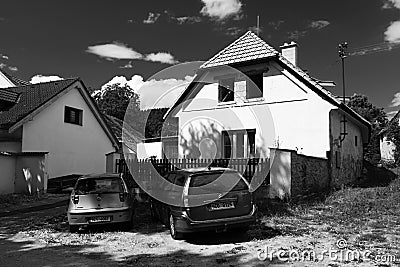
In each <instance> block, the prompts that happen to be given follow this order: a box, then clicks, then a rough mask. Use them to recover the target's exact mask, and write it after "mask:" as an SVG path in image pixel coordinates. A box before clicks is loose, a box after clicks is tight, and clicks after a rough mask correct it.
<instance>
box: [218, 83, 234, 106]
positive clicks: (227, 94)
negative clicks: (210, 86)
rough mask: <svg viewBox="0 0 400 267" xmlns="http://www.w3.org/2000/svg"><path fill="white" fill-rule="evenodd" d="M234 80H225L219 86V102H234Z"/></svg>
mask: <svg viewBox="0 0 400 267" xmlns="http://www.w3.org/2000/svg"><path fill="white" fill-rule="evenodd" d="M233 90H234V79H233V78H230V79H223V80H220V81H219V85H218V102H229V101H233V100H234V94H233Z"/></svg>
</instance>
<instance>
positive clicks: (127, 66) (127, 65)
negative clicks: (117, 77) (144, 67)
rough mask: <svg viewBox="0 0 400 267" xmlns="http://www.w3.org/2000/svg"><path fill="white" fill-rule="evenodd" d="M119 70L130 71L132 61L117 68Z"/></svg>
mask: <svg viewBox="0 0 400 267" xmlns="http://www.w3.org/2000/svg"><path fill="white" fill-rule="evenodd" d="M119 68H120V69H132V68H133V65H132V61H129V62H128V63H126V64H125V65H123V66H121V67H119Z"/></svg>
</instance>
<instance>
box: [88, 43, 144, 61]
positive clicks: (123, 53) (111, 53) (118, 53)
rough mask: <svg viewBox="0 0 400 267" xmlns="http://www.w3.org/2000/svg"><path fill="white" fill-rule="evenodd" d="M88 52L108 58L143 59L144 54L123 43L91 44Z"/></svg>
mask: <svg viewBox="0 0 400 267" xmlns="http://www.w3.org/2000/svg"><path fill="white" fill-rule="evenodd" d="M86 52H88V53H91V54H95V55H98V56H100V57H103V58H106V59H141V58H143V55H142V54H140V53H138V52H136V51H134V50H133V49H132V48H130V47H128V46H126V45H125V44H121V43H112V44H101V45H93V46H89V47H88V49H87V50H86Z"/></svg>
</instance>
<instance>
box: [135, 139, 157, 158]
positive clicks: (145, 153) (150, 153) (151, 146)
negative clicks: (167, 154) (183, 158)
mask: <svg viewBox="0 0 400 267" xmlns="http://www.w3.org/2000/svg"><path fill="white" fill-rule="evenodd" d="M136 149H137V158H138V159H148V158H149V157H156V158H157V159H161V158H162V142H152V143H138V144H137V148H136Z"/></svg>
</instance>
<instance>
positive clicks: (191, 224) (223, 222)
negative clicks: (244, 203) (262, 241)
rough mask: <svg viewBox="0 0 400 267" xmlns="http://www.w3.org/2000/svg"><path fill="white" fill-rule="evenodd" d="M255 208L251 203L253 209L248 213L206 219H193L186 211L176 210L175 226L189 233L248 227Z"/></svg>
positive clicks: (179, 230)
mask: <svg viewBox="0 0 400 267" xmlns="http://www.w3.org/2000/svg"><path fill="white" fill-rule="evenodd" d="M256 211H257V208H256V206H255V205H253V209H252V211H251V212H250V214H248V215H244V216H238V217H231V218H223V219H215V220H206V221H195V220H192V219H190V217H189V216H188V215H187V213H186V212H184V211H183V212H178V213H177V214H174V215H175V219H176V221H175V227H176V230H177V231H178V232H181V233H191V232H198V231H225V230H227V229H231V228H239V227H248V226H249V225H250V224H252V223H254V222H255V221H256Z"/></svg>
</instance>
